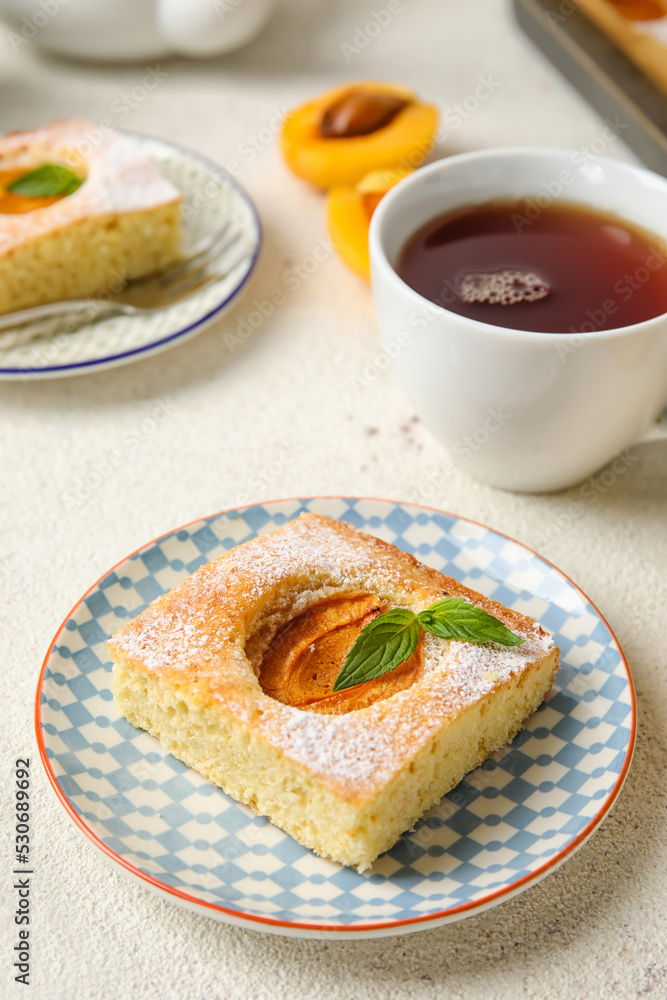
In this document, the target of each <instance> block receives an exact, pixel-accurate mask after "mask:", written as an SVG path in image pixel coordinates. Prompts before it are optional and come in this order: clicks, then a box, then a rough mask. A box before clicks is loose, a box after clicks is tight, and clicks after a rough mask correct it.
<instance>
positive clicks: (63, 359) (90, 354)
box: [0, 132, 261, 380]
mask: <svg viewBox="0 0 667 1000" xmlns="http://www.w3.org/2000/svg"><path fill="white" fill-rule="evenodd" d="M122 134H123V135H124V137H125V138H126V139H127V141H128V142H131V143H132V144H133V145H135V146H136V148H137V152H139V153H141V154H142V155H143V156H146V157H148V159H149V160H152V161H153V163H155V165H156V166H157V167H158V168H159V170H160V171H161V172H162V173H163V174H164V176H165V177H167V178H168V179H169V180H170V181H171V182H172V184H174V185H175V186H176V187H177V188H178V189H179V191H181V193H182V194H183V198H184V207H183V252H184V254H187V252H188V248H189V247H191V246H193V245H194V244H195V243H198V242H199V241H200V240H201V239H204V238H205V237H206V236H207V235H208V234H209V233H212V232H214V231H215V230H217V229H219V228H220V226H221V225H222V224H223V223H224V222H229V223H230V229H231V230H233V231H234V232H238V233H239V234H240V235H241V239H240V241H239V246H240V247H243V248H244V249H245V248H246V247H247V248H248V256H247V257H246V258H245V259H244V260H243V261H242V262H241V263H240V264H238V266H237V267H235V268H234V269H233V271H231V272H230V273H229V274H228V275H227V276H226V277H224V278H221V279H220V280H219V281H216V282H214V283H213V284H212V285H209V286H208V287H206V288H204V289H202V290H201V291H198V292H195V293H193V294H192V295H189V296H188V297H187V298H185V299H181V300H180V301H179V302H176V303H175V304H174V305H172V306H169V307H168V308H166V309H164V310H162V311H161V312H159V313H155V314H152V315H147V316H116V317H114V318H112V319H107V320H103V321H101V322H99V323H95V324H90V325H88V326H84V327H82V328H81V329H80V330H77V331H76V332H75V333H63V334H60V335H57V336H55V337H53V338H51V339H48V340H40V341H35V342H34V343H32V344H26V345H24V346H22V347H7V348H3V347H2V337H1V336H0V379H12V380H16V379H18V380H25V379H34V378H54V377H59V376H63V375H78V374H82V373H84V372H89V371H98V370H99V369H100V368H110V367H113V366H115V365H123V364H126V363H127V362H129V361H136V360H138V359H139V358H144V357H146V356H147V355H148V354H153V353H155V352H156V351H163V350H165V348H167V347H171V346H173V345H174V344H178V343H180V342H181V341H183V340H185V339H186V338H187V337H191V336H193V335H194V334H195V333H199V332H200V330H203V329H204V327H205V326H207V325H208V324H209V323H211V322H212V321H213V320H215V319H218V318H219V317H220V315H221V314H222V312H223V311H224V310H225V309H226V308H227V307H228V306H230V305H231V303H232V302H233V300H234V299H235V298H236V296H237V295H238V294H239V292H240V291H241V289H242V288H243V286H244V285H245V283H246V281H247V280H248V278H249V277H250V274H251V273H252V271H253V269H254V267H255V264H256V261H257V257H258V256H259V251H260V246H261V227H260V223H259V217H258V215H257V211H256V209H255V206H254V205H253V203H252V201H251V200H250V198H249V197H248V195H247V194H246V193H245V191H244V190H243V188H241V187H240V186H239V185H238V184H237V183H236V181H234V180H232V178H231V177H230V176H229V174H227V173H226V171H224V170H223V169H222V167H219V166H217V164H215V163H213V162H212V161H211V160H207V159H206V158H205V157H203V156H200V155H199V153H193V152H192V151H191V150H188V149H182V148H181V147H180V146H176V145H174V144H173V143H170V142H165V141H164V140H162V139H155V138H153V137H152V136H147V135H138V134H134V133H130V132H124V133H122Z"/></svg>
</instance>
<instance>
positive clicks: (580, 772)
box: [36, 497, 636, 938]
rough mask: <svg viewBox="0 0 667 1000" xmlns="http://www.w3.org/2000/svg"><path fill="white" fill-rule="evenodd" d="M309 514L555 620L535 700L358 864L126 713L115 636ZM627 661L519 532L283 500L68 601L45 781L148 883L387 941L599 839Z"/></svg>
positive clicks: (198, 525)
mask: <svg viewBox="0 0 667 1000" xmlns="http://www.w3.org/2000/svg"><path fill="white" fill-rule="evenodd" d="M305 510H310V511H316V512H318V513H322V514H328V515H329V516H331V517H335V518H340V519H341V520H343V521H347V522H349V523H351V524H353V525H354V526H355V527H357V528H361V529H362V530H364V531H367V532H369V533H371V534H374V535H378V536H379V537H380V538H383V539H385V540H386V541H388V542H392V543H394V544H395V545H398V546H399V547H400V548H402V549H405V550H406V551H408V552H412V553H414V555H416V556H417V557H418V558H419V559H421V560H422V561H423V562H425V563H427V564H428V565H430V566H433V567H435V568H436V569H438V570H441V571H442V572H443V573H446V574H448V575H449V576H454V577H456V579H458V580H461V581H462V582H463V583H464V584H466V585H467V586H470V587H473V588H474V589H476V590H479V591H481V592H482V593H484V594H487V595H488V596H490V597H492V598H494V599H495V600H499V601H502V603H503V604H505V605H507V606H508V607H510V608H516V609H517V610H518V611H520V612H521V613H523V614H528V615H531V616H532V617H533V618H536V619H537V620H538V621H539V622H541V624H542V625H544V626H545V627H546V628H548V629H549V630H550V631H551V632H553V633H554V634H555V638H556V642H557V644H558V646H559V647H560V650H561V664H562V665H561V668H560V671H559V672H558V676H557V678H556V683H555V686H554V688H553V690H552V692H551V693H550V695H549V696H548V697H547V699H546V701H545V702H544V704H543V705H542V706H541V708H540V709H539V710H538V711H537V712H536V713H535V715H534V716H533V717H532V718H531V719H529V721H528V724H527V726H526V728H525V729H524V730H523V732H521V733H520V734H519V736H517V738H516V739H515V740H514V742H513V743H512V744H511V746H508V747H505V748H504V749H503V750H501V751H499V752H498V753H496V754H494V755H493V756H492V757H491V758H490V759H489V760H487V761H486V763H485V764H484V765H483V766H482V767H479V768H477V770H476V771H473V772H471V773H470V774H469V775H468V776H467V777H466V778H465V779H464V780H463V781H462V782H461V783H460V785H458V787H457V788H455V789H454V790H453V791H452V792H450V793H449V794H448V795H446V796H445V797H444V798H443V799H442V800H441V802H439V803H438V805H436V806H435V807H434V808H433V809H431V810H430V812H428V813H427V814H426V815H425V816H424V817H423V818H422V819H421V820H420V821H419V823H417V825H416V827H415V829H414V830H413V831H412V832H409V833H405V834H404V835H403V837H401V839H400V840H399V841H398V843H397V844H396V845H395V846H394V847H393V848H392V849H391V850H390V851H388V852H387V853H386V854H384V855H383V856H382V857H380V858H379V859H378V860H377V861H376V862H375V864H374V865H373V866H372V868H370V869H369V870H368V871H367V872H364V874H363V875H359V874H357V872H355V871H352V870H351V869H348V868H343V867H341V866H340V865H337V864H334V863H333V862H329V861H324V860H322V859H321V858H318V857H317V856H316V855H315V854H313V853H312V852H311V851H309V850H307V849H306V848H304V847H301V846H300V845H299V844H297V843H296V841H294V840H292V838H291V837H289V836H288V835H287V834H286V833H283V832H282V831H281V830H279V829H277V828H276V827H275V826H273V825H272V824H271V823H269V821H268V820H267V819H266V818H265V817H262V816H255V815H254V813H253V812H252V811H251V810H250V809H249V808H247V807H246V806H244V805H240V804H239V803H237V802H235V801H234V800H233V799H231V798H230V797H229V796H228V795H226V794H225V793H224V792H223V791H222V790H221V789H219V788H216V787H214V786H213V785H210V784H209V783H208V782H207V781H206V780H205V779H204V778H202V777H201V776H200V775H199V774H198V773H197V772H196V771H193V770H191V769H190V768H188V767H187V766H186V765H185V764H183V763H181V762H180V761H178V760H176V759H175V758H173V757H171V756H170V755H169V754H168V753H167V752H166V751H165V750H163V748H162V747H161V746H160V744H159V743H158V741H157V740H156V739H154V738H153V737H152V736H149V735H148V733H145V732H143V731H141V730H137V729H133V728H132V726H131V725H130V724H129V723H128V722H127V721H126V720H125V719H123V718H121V716H120V715H119V714H118V712H117V711H116V708H115V705H114V702H113V698H112V694H111V662H110V660H109V656H108V653H107V650H106V646H105V640H106V639H107V638H108V637H109V636H110V635H111V634H112V633H113V632H115V631H116V629H117V628H118V627H119V626H120V625H122V624H123V623H124V622H126V621H127V620H128V618H132V617H134V616H135V615H137V614H139V612H140V611H143V609H144V608H145V607H146V605H147V604H149V603H150V602H151V601H152V600H154V598H156V597H157V596H158V595H159V594H163V593H164V592H165V591H167V590H169V589H170V588H171V587H173V586H174V585H175V584H177V583H180V582H181V581H182V580H184V579H185V578H186V577H187V576H188V575H189V574H190V573H192V572H193V571H194V570H195V569H197V567H198V566H201V565H202V563H204V562H206V561H207V560H209V559H213V558H215V557H216V556H220V555H222V554H223V553H224V552H226V551H228V550H229V549H230V548H232V547H233V546H235V545H238V544H239V543H240V542H244V541H246V540H247V539H249V538H253V537H254V536H255V535H258V534H264V533H265V532H267V531H272V530H273V529H274V528H277V527H279V526H280V525H281V524H285V522H287V521H290V520H292V518H295V517H298V515H299V514H300V513H301V512H302V511H305ZM635 715H636V712H635V700H634V692H633V687H632V680H631V678H630V674H629V671H628V667H627V663H626V661H625V658H624V656H623V653H622V651H621V649H620V647H619V644H618V642H617V640H616V639H615V637H614V635H613V634H612V633H611V631H610V630H609V626H608V625H607V623H606V622H605V620H604V619H603V618H602V617H601V615H600V614H599V612H598V611H597V610H596V608H595V607H594V606H593V605H592V604H591V603H590V601H589V600H588V599H587V597H586V596H585V594H583V593H582V592H581V591H580V590H579V588H578V587H576V586H575V585H574V584H573V583H572V582H571V581H570V580H569V579H568V578H567V577H566V576H564V575H563V574H562V573H561V572H560V571H559V570H557V569H556V568H555V567H554V566H552V565H551V564H550V563H548V562H547V561H546V560H544V559H542V558H541V557H540V556H538V555H537V554H536V553H534V552H532V551H531V550H530V549H527V548H526V547H525V546H523V545H521V544H519V543H518V542H515V541H513V540H512V539H510V538H507V537H506V536H505V535H501V534H499V533H498V532H496V531H492V530H491V529H490V528H486V527H484V526H483V525H481V524H476V523H475V522H473V521H468V520H466V519H465V518H462V517H457V516H456V515H453V514H445V513H441V512H440V511H436V510H430V509H427V508H423V507H415V506H411V505H409V504H401V503H394V502H392V501H388V500H371V499H358V498H343V497H318V498H310V499H305V500H278V501H274V502H272V503H266V504H258V505H255V506H252V507H243V508H239V509H236V510H232V511H227V512H225V513H222V514H215V515H214V516H213V517H208V518H205V519H204V520H201V521H197V522H195V523H193V524H190V525H187V526H186V527H184V528H179V529H178V530H176V531H172V532H170V533H169V534H166V535H163V536H162V537H161V538H158V539H157V540H156V541H153V542H150V543H149V544H148V545H146V546H145V547H144V548H142V549H139V550H138V551H137V552H135V553H133V555H131V556H129V557H128V558H127V559H124V560H123V561H122V562H120V563H118V565H117V566H116V567H114V569H112V570H111V571H110V572H109V573H106V574H105V575H104V576H103V577H102V579H101V580H99V581H98V582H97V583H96V584H95V585H94V586H93V587H92V588H91V589H90V590H89V591H88V592H87V593H86V594H85V595H84V597H83V598H82V599H81V601H80V602H79V603H78V604H77V605H76V606H75V608H74V609H73V610H72V611H71V612H70V614H69V615H68V617H67V619H66V621H65V622H64V624H63V626H62V627H61V629H60V631H59V632H58V634H57V635H56V637H55V639H54V641H53V643H52V646H51V648H50V650H49V652H48V654H47V657H46V660H45V663H44V667H43V670H42V675H41V677H40V681H39V685H38V689H37V705H36V725H37V739H38V743H39V747H40V752H41V755H42V760H43V763H44V766H45V768H46V772H47V775H48V777H49V779H50V781H51V784H52V786H53V788H54V790H55V793H56V795H57V796H58V799H59V800H60V802H61V803H62V805H63V806H64V808H65V810H66V812H67V813H68V815H69V816H70V818H71V819H72V820H73V821H74V823H75V824H76V826H77V827H78V828H79V829H80V830H81V831H82V832H83V833H84V834H85V835H86V837H88V838H89V840H90V841H92V843H93V844H95V846H96V847H98V848H99V849H100V850H101V851H102V852H103V853H104V854H105V855H106V856H107V858H109V859H111V860H112V861H113V862H115V863H116V864H117V865H119V866H120V867H121V869H123V870H124V871H126V872H128V873H130V874H131V875H133V876H134V877H136V878H138V879H139V880H141V882H142V883H143V884H144V885H145V886H147V887H148V888H151V889H153V890H154V891H156V892H157V893H159V894H160V895H163V896H166V897H167V898H169V899H171V900H173V901H174V902H177V903H181V904H182V905H184V906H186V907H189V908H190V909H194V910H196V911H198V912H200V913H204V914H206V915H208V916H211V917H215V918H217V919H219V920H222V921H226V922H228V923H233V924H236V925H240V926H244V927H249V928H255V929H256V930H264V931H271V932H274V933H278V934H286V935H290V936H298V937H319V938H329V937H348V938H350V937H352V938H354V937H357V938H360V937H380V936H383V935H392V934H403V933H406V932H409V931H416V930H420V929H423V928H428V927H434V926H437V925H439V924H444V923H447V922H449V921H452V920H458V919H460V918H462V917H464V916H467V915H469V914H472V913H478V912H479V911H480V910H483V909H485V908H487V907H489V906H492V905H494V904H495V903H499V902H502V901H503V900H505V899H508V898H509V897H510V896H512V895H514V894H516V893H518V892H520V891H521V890H522V889H525V888H527V887H528V886H530V885H532V884H533V883H535V882H537V881H538V880H539V879H540V878H542V877H543V876H545V875H547V874H548V873H549V872H552V871H554V870H555V869H556V868H557V867H558V866H559V865H560V864H562V863H563V861H565V860H566V859H567V858H568V857H570V856H571V855H572V853H573V852H574V851H575V850H576V849H577V848H578V847H580V846H581V844H582V843H583V842H584V841H585V840H586V839H587V838H588V837H589V836H590V835H591V834H592V833H593V831H594V830H595V828H596V827H597V826H598V824H599V823H600V822H601V821H602V819H603V818H604V816H605V815H606V814H607V812H608V811H609V809H610V807H611V805H612V803H613V802H614V799H615V798H616V796H617V795H618V792H619V790H620V788H621V785H622V784H623V781H624V779H625V776H626V774H627V771H628V767H629V764H630V759H631V756H632V749H633V745H634V736H635Z"/></svg>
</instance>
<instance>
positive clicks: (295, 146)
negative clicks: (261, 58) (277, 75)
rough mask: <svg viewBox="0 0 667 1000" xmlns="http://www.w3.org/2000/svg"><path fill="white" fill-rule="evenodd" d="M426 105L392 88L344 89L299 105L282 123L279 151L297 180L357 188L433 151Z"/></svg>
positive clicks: (431, 116) (431, 114)
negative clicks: (368, 176)
mask: <svg viewBox="0 0 667 1000" xmlns="http://www.w3.org/2000/svg"><path fill="white" fill-rule="evenodd" d="M437 123H438V114H437V111H436V109H435V107H434V106H433V105H432V104H424V103H423V102H422V101H420V100H418V99H417V97H416V95H415V94H414V93H413V91H411V90H409V89H408V88H407V87H401V86H398V85H397V84H393V83H376V82H374V81H369V80H365V81H361V82H359V83H347V84H344V85H343V86H340V87H335V88H334V89H333V90H328V91H327V92H326V93H325V94H322V95H321V96H320V97H317V98H315V100H313V101H309V102H308V103H307V104H302V105H301V106H300V107H298V108H295V109H294V111H292V112H290V113H289V114H288V115H287V116H286V118H285V121H284V123H283V130H282V134H281V147H282V152H283V156H284V157H285V161H286V163H287V165H288V167H289V168H290V170H292V171H293V172H294V173H295V174H296V175H297V176H298V177H301V178H303V179H304V180H306V181H310V183H311V184H315V185H317V186H318V187H321V188H330V187H339V186H344V185H352V184H357V183H358V182H359V181H360V180H361V179H362V177H365V176H366V174H368V173H370V172H371V171H373V170H381V169H384V168H388V167H402V168H406V169H414V168H415V167H416V166H418V165H419V164H420V163H421V162H422V161H423V160H424V158H425V157H426V155H427V154H428V152H429V150H430V149H431V146H432V145H433V136H434V133H435V130H436V126H437Z"/></svg>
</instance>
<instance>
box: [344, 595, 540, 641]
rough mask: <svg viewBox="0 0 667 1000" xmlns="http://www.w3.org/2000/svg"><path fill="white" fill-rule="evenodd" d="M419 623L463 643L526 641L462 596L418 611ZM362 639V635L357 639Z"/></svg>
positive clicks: (441, 636)
mask: <svg viewBox="0 0 667 1000" xmlns="http://www.w3.org/2000/svg"><path fill="white" fill-rule="evenodd" d="M418 618H419V622H420V623H421V624H422V625H423V626H424V628H425V629H428V631H429V632H433V634H434V635H437V636H439V637H440V638H441V639H460V640H462V641H463V642H499V643H500V644H501V645H502V646H520V645H521V643H522V642H525V641H526V640H525V639H522V638H521V637H520V636H518V635H515V634H514V632H510V630H509V629H508V628H506V627H505V626H504V625H503V623H502V622H501V621H499V620H498V619H497V618H494V617H493V615H490V614H489V613H488V611H483V610H482V608H478V607H477V605H475V604H471V603H470V601H465V600H463V598H461V597H448V598H447V599H446V600H444V601H436V603H435V604H432V605H431V606H430V608H426V609H425V610H424V611H420V612H419V615H418ZM359 638H361V636H359Z"/></svg>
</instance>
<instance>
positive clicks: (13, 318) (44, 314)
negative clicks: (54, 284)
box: [0, 299, 118, 332]
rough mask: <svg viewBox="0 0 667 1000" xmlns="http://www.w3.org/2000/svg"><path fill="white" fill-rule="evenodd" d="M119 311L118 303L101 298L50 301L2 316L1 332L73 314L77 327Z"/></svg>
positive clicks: (0, 320) (0, 322)
mask: <svg viewBox="0 0 667 1000" xmlns="http://www.w3.org/2000/svg"><path fill="white" fill-rule="evenodd" d="M117 312H118V303H116V302H104V301H100V300H99V299H88V300H85V299H65V300H64V301H62V302H49V303H48V304H47V305H43V306H33V307H32V308H31V309H21V310H19V311H18V312H12V313H7V314H6V315H5V316H0V332H2V331H4V330H15V329H16V328H17V327H21V326H26V325H27V324H28V323H35V322H37V321H39V320H40V319H53V318H55V317H57V316H63V315H68V314H71V315H72V318H73V319H74V318H75V317H76V326H75V327H74V328H75V329H76V328H78V327H79V326H81V322H84V323H88V322H90V321H91V320H93V319H95V320H97V319H100V318H101V317H102V316H105V315H113V314H114V313H117Z"/></svg>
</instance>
